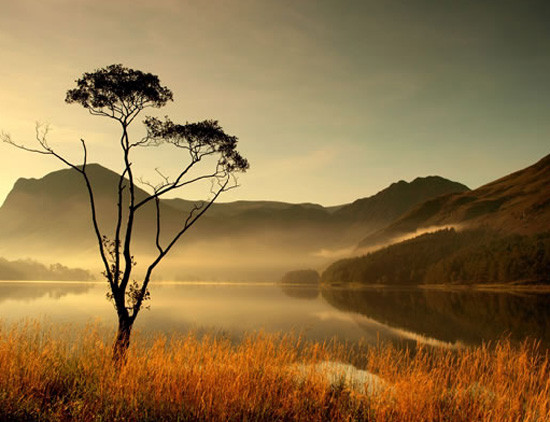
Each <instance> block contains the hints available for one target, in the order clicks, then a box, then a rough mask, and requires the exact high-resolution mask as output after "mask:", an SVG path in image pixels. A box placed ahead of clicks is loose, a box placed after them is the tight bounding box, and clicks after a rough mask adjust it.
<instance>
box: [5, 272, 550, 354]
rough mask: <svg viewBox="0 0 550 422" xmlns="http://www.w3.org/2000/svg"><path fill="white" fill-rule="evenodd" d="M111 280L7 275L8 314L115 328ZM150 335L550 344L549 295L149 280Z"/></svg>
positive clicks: (146, 322) (146, 329)
mask: <svg viewBox="0 0 550 422" xmlns="http://www.w3.org/2000/svg"><path fill="white" fill-rule="evenodd" d="M106 292H107V286H106V283H103V282H101V283H81V282H28V281H25V282H0V318H1V319H2V320H4V321H5V322H8V323H9V322H12V321H18V320H21V319H24V318H32V319H36V318H39V319H40V318H45V319H46V320H47V321H51V322H53V323H75V324H85V323H87V322H90V321H94V320H98V321H99V323H100V324H102V325H105V326H107V327H109V328H114V326H115V321H116V319H115V311H114V308H113V305H112V304H111V303H110V302H109V301H108V300H107V299H106V298H105V294H106ZM151 296H152V300H151V301H150V302H149V303H148V304H149V305H150V307H151V308H150V309H149V310H143V311H142V312H141V314H140V315H139V317H138V319H137V321H136V325H135V328H136V329H137V330H138V331H139V332H141V333H142V334H145V335H149V334H153V333H156V332H163V333H168V334H170V333H173V332H186V331H188V330H190V329H193V330H198V331H202V330H207V331H214V332H219V333H223V334H224V335H228V336H230V337H232V338H236V339H237V338H239V336H240V335H242V333H243V332H251V331H258V330H263V331H266V332H284V333H286V332H293V333H297V334H302V335H303V336H304V337H306V338H308V339H312V340H317V341H324V340H327V339H332V338H337V339H339V340H343V341H349V342H352V343H354V342H358V341H363V342H366V343H370V344H376V343H377V342H379V341H390V342H393V343H395V344H398V345H414V344H416V343H423V344H429V345H434V346H441V347H456V346H460V345H473V344H479V343H481V342H482V341H484V340H495V339H498V338H501V337H502V336H504V335H507V336H509V337H510V338H511V339H512V340H513V341H521V340H523V339H524V338H526V337H533V338H536V339H539V340H540V341H541V344H542V345H543V347H545V348H550V293H528V292H517V291H514V292H501V291H499V292H494V291H477V290H450V291H448V290H441V289H417V288H408V289H397V288H354V289H349V288H323V289H321V290H319V289H317V288H306V287H298V286H279V285H275V284H244V283H243V284H235V283H231V284H223V283H167V282H161V283H157V284H154V285H152V286H151Z"/></svg>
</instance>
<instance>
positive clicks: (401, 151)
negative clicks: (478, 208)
mask: <svg viewBox="0 0 550 422" xmlns="http://www.w3.org/2000/svg"><path fill="white" fill-rule="evenodd" d="M0 2H1V4H2V13H1V14H0V51H1V54H2V59H3V60H2V66H0V130H2V131H4V132H5V133H9V134H10V135H11V136H12V138H13V139H14V140H16V141H17V142H20V143H25V144H27V145H29V146H32V145H34V144H33V142H34V129H35V123H36V122H42V123H48V124H49V125H50V129H51V130H50V133H49V138H48V140H49V142H50V144H51V145H52V146H53V147H55V148H56V150H58V151H60V152H62V153H64V154H66V155H67V156H68V157H71V159H72V160H74V161H77V162H78V160H79V159H80V158H79V157H80V156H79V154H80V151H79V150H78V147H79V139H80V138H84V139H85V140H86V142H87V144H88V148H89V150H90V161H94V162H100V163H102V164H103V165H105V166H106V167H109V168H111V169H113V170H119V169H120V168H121V158H120V152H119V150H118V148H117V146H118V139H117V136H118V132H117V127H116V126H115V125H114V124H113V122H112V121H109V120H108V119H104V118H100V117H94V116H91V115H89V114H88V113H87V112H86V111H85V110H84V109H83V108H81V107H80V106H78V105H74V104H72V105H68V104H66V103H65V102H64V99H65V93H66V91H67V90H68V89H70V88H72V87H73V86H74V81H75V80H76V79H77V78H79V77H80V76H81V75H82V74H83V73H84V72H90V71H93V70H94V69H98V68H101V67H104V66H106V65H109V64H113V63H122V64H124V65H125V66H128V67H131V68H134V69H139V70H142V71H146V72H151V73H154V74H156V75H158V76H159V78H160V80H161V82H162V83H163V84H164V85H166V86H168V87H169V88H170V89H171V90H172V91H173V93H174V102H173V103H170V104H169V105H167V106H166V107H164V108H163V109H160V110H151V111H150V112H149V113H148V114H151V115H156V116H164V115H168V116H170V118H171V119H172V120H173V121H176V122H186V121H189V122H192V121H198V120H204V119H216V120H218V121H219V122H220V125H221V126H222V127H223V128H224V129H225V130H226V132H228V133H230V134H232V135H235V136H237V137H238V138H239V150H240V152H241V153H242V154H243V155H244V156H245V157H247V158H248V160H249V161H250V166H251V167H250V170H249V171H248V172H247V173H246V174H244V175H242V176H240V178H239V183H240V185H241V186H240V187H239V189H236V190H232V191H230V192H227V193H226V195H225V197H223V199H222V201H232V200H239V199H246V200H260V199H262V200H266V199H269V200H281V201H287V202H315V203H320V204H323V205H336V204H342V203H347V202H351V201H353V200H355V199H357V198H360V197H365V196H370V195H372V194H375V193H376V192H378V191H379V190H381V189H383V188H385V187H386V186H388V185H389V184H391V183H392V182H396V181H398V180H406V181H410V180H412V179H414V178H416V177H418V176H427V175H440V176H443V177H446V178H449V179H451V180H455V181H459V182H461V183H465V184H466V185H468V186H469V187H471V188H476V187H478V186H480V185H483V184H485V183H487V182H490V181H491V180H494V179H496V178H498V177H501V176H503V175H505V174H508V173H510V172H512V171H515V170H519V169H520V168H523V167H526V166H528V165H530V164H532V163H534V162H535V161H537V160H538V159H540V158H542V157H543V156H545V155H547V154H548V153H550V148H549V145H550V142H549V139H550V136H549V135H550V119H549V117H550V116H549V112H550V25H548V22H550V2H548V1H545V0H543V1H531V0H521V1H515V0H514V1H509V0H498V1H496V0H495V1H489V0H471V1H470V0H455V1H450V0H439V1H436V0H432V1H428V0H401V1H394V0H361V1H351V0H349V1H346V0H332V1H328V0H316V1H314V0H294V1H287V0H231V1H229V0H228V1H222V0H204V1H198V0H195V1H191V0H157V1H154V2H153V1H150V0H131V1H129V0H117V1H107V0H41V1H39V0H18V1H9V0H0ZM140 130H141V123H139V122H138V123H136V125H135V127H134V131H133V132H132V133H133V134H134V136H139V135H140ZM135 162H136V164H139V168H138V167H137V166H136V169H137V170H134V171H135V172H137V173H138V174H140V173H139V172H140V171H142V172H143V174H144V175H146V176H147V175H150V174H151V173H150V170H151V169H152V168H153V169H154V168H159V169H162V170H163V171H164V172H165V173H170V172H172V171H174V170H175V169H177V168H178V165H181V162H182V161H181V158H179V157H177V156H176V155H174V154H172V153H166V152H163V151H153V150H145V151H140V152H139V153H138V154H137V155H136V157H135ZM60 168H62V165H61V164H60V163H59V162H57V161H55V160H54V159H52V158H51V157H44V156H39V155H33V154H30V153H25V152H23V151H19V150H17V149H14V148H13V147H10V146H9V145H6V144H1V145H0V202H2V201H3V199H4V197H5V196H6V195H7V194H8V192H9V191H10V190H11V188H12V186H13V184H14V182H15V181H16V180H17V178H19V177H27V178H28V177H42V176H43V175H45V174H46V173H48V172H50V171H54V170H57V169H60ZM201 188H203V187H197V188H195V189H191V190H188V191H180V192H179V193H178V195H177V196H180V197H184V198H189V199H195V198H198V197H201V195H202V193H203V192H201V191H199V190H198V189H201Z"/></svg>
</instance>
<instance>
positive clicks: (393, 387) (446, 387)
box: [0, 321, 550, 421]
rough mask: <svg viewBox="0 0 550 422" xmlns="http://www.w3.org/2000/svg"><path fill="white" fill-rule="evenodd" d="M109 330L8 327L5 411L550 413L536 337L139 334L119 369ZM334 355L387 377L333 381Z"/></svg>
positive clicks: (84, 415) (312, 415) (11, 414)
mask: <svg viewBox="0 0 550 422" xmlns="http://www.w3.org/2000/svg"><path fill="white" fill-rule="evenodd" d="M68 337H72V338H73V340H68V339H67V338H68ZM106 337H107V336H106V334H105V333H104V332H102V331H101V330H99V329H98V328H97V326H89V327H86V328H80V329H77V333H76V335H75V334H74V332H72V331H71V327H68V326H66V327H62V328H60V327H58V326H51V325H47V324H44V323H40V322H32V321H31V322H26V323H20V324H15V325H11V326H6V325H3V326H1V327H0V420H2V421H9V420H44V421H49V420H55V421H72V420H75V421H111V420H119V421H162V420H182V421H185V420H219V421H225V420H235V421H240V420H251V421H256V420H265V421H271V420H302V421H327V420H335V421H339V420H342V421H348V420H373V421H431V420H433V421H441V420H447V421H455V420H456V421H477V420H482V421H483V420H486V421H523V420H525V421H548V420H550V402H549V400H550V399H549V398H550V364H549V355H548V353H547V352H545V351H541V350H539V348H538V345H537V343H536V342H533V341H531V342H525V343H523V344H521V345H518V346H514V345H512V344H511V343H510V342H509V341H508V340H502V341H500V342H497V343H495V344H489V345H484V346H480V347H474V348H465V349H460V350H455V351H453V350H442V349H431V348H419V349H418V350H416V351H415V352H414V353H411V352H407V351H403V350H399V349H396V348H395V347H393V346H391V345H380V346H378V347H366V348H364V349H362V351H361V352H359V351H358V350H355V351H353V352H352V351H350V350H349V349H346V348H345V347H342V346H337V345H334V344H331V345H328V344H315V343H308V342H304V341H303V340H301V339H300V338H292V337H290V336H277V335H267V334H262V333H259V334H252V335H249V336H247V337H246V338H245V339H244V340H243V341H242V342H241V343H239V344H232V343H231V342H230V341H228V340H227V339H220V338H216V337H215V336H210V337H209V336H197V335H195V334H188V335H181V336H178V337H173V338H170V339H167V338H165V337H159V338H158V339H157V340H155V341H154V342H148V341H145V340H140V339H139V338H138V339H134V343H133V345H132V347H131V350H130V353H129V356H128V360H127V362H126V364H124V365H123V366H122V367H121V368H120V369H118V370H117V369H115V368H114V367H113V365H112V362H111V344H110V342H109V341H105V338H106ZM74 338H76V339H77V341H74ZM335 360H340V361H345V362H356V363H357V362H361V365H362V367H363V368H364V369H367V370H368V371H370V372H371V373H373V374H376V375H378V376H380V377H381V379H382V380H384V382H383V386H382V387H381V388H379V389H377V390H375V391H374V392H372V391H371V392H370V393H363V392H361V389H357V388H352V386H351V384H348V383H347V382H346V381H345V380H344V378H342V381H341V382H336V383H334V382H333V383H332V384H331V383H330V382H329V381H328V380H327V378H326V376H325V375H323V374H322V373H321V372H319V371H318V370H316V369H315V368H319V366H315V365H316V364H319V363H322V362H327V361H335ZM308 368H310V369H308ZM367 391H368V389H367Z"/></svg>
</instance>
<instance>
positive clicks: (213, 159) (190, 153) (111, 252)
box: [1, 64, 248, 361]
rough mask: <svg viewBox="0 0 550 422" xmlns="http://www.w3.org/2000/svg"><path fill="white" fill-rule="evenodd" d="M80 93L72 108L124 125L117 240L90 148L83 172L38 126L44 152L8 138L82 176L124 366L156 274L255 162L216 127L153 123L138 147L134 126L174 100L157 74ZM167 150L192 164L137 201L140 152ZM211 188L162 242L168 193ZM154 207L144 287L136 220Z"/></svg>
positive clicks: (129, 75)
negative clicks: (106, 220)
mask: <svg viewBox="0 0 550 422" xmlns="http://www.w3.org/2000/svg"><path fill="white" fill-rule="evenodd" d="M76 84H77V86H76V88H74V89H71V90H69V91H68V92H67V96H66V99H65V101H66V102H67V103H78V104H80V105H82V106H83V107H84V108H85V109H87V110H88V111H89V112H90V114H92V115H94V116H102V117H107V118H109V119H112V120H114V121H116V122H118V124H120V129H121V135H120V147H121V154H122V160H123V171H122V173H121V175H120V178H119V180H118V187H117V203H116V207H117V218H116V224H115V228H114V233H110V234H109V235H107V234H105V233H104V232H103V231H102V230H101V228H100V226H99V224H98V215H97V208H96V201H95V198H94V190H93V187H92V183H91V182H90V178H89V177H88V173H87V171H86V164H87V146H86V142H85V141H84V140H83V139H81V140H80V142H81V145H82V150H83V159H82V164H74V163H73V162H71V161H70V160H69V159H67V158H66V157H64V156H63V155H61V154H59V153H58V152H56V151H55V150H54V149H53V148H52V147H51V146H50V145H49V143H48V141H47V134H48V130H47V127H46V128H45V129H44V128H42V127H41V126H39V125H37V127H36V140H37V142H38V144H39V147H38V148H30V147H27V146H25V145H23V144H19V143H16V142H14V141H13V140H12V138H11V137H10V135H9V134H6V133H2V135H1V137H2V140H3V141H4V142H7V143H9V144H11V145H13V146H15V147H17V148H19V149H23V150H25V151H30V152H34V153H39V154H44V155H50V156H53V157H55V158H56V159H58V160H60V161H61V162H63V163H64V164H65V165H67V166H69V167H71V168H72V169H74V170H75V171H77V172H78V173H79V174H80V175H82V177H83V180H84V182H85V185H86V189H87V192H88V197H89V203H90V210H91V220H92V225H93V229H94V232H95V235H96V238H97V243H98V248H99V255H100V258H101V261H102V263H103V266H104V271H103V274H104V276H105V277H106V279H107V281H108V283H109V288H110V293H109V294H108V296H109V297H110V298H111V299H112V300H113V302H114V306H115V309H116V312H117V316H118V331H117V335H116V338H115V342H114V347H113V358H114V359H115V360H117V361H119V360H120V359H122V358H124V356H125V355H126V351H127V349H128V346H129V344H130V334H131V331H132V326H133V324H134V322H135V320H136V318H137V316H138V314H139V312H140V311H141V309H142V307H143V303H144V301H145V300H147V299H148V298H149V297H150V295H149V290H148V286H149V283H150V281H151V276H152V274H153V271H154V270H155V268H156V267H157V266H158V264H159V263H160V262H161V261H162V259H163V258H164V257H166V255H167V254H168V253H169V252H170V251H171V250H172V248H173V247H174V245H175V244H176V243H177V242H178V241H179V240H180V238H181V237H182V236H183V235H184V234H185V233H186V232H187V230H189V229H190V228H191V227H192V226H193V225H194V224H195V222H196V221H197V220H198V219H199V218H200V217H201V216H202V215H203V214H204V213H205V212H206V211H207V210H208V208H209V207H210V206H211V205H212V204H213V203H214V201H216V199H217V198H218V197H219V196H220V194H222V193H223V192H225V191H228V190H229V189H232V188H235V187H236V186H237V183H236V179H235V177H234V175H235V173H237V172H244V171H246V170H247V169H248V161H247V160H246V159H245V158H243V157H242V156H241V155H240V154H239V152H238V151H237V150H236V146H237V138H236V137H234V136H230V135H228V134H226V133H225V132H224V131H223V129H222V128H221V127H220V126H219V124H218V122H216V121H214V120H205V121H202V122H198V123H186V124H176V123H173V122H172V121H171V120H169V119H168V118H165V119H164V120H160V119H158V118H154V117H146V118H145V120H144V122H143V123H144V125H145V128H146V135H145V136H144V137H143V138H141V139H138V140H135V141H133V142H132V141H131V140H130V135H129V133H128V128H129V126H130V125H131V124H132V123H133V122H134V121H135V119H136V118H137V116H138V115H139V114H140V113H141V112H142V111H143V110H144V109H146V108H159V107H162V106H164V105H165V104H166V103H167V102H168V101H172V100H173V96H172V92H171V91H170V89H168V88H167V87H165V86H162V85H161V84H160V81H159V78H158V77H157V76H156V75H153V74H151V73H144V72H141V71H139V70H134V69H129V68H127V67H124V66H122V65H120V64H114V65H110V66H107V67H105V68H102V69H97V70H95V71H94V72H91V73H84V74H83V76H82V77H81V78H80V79H78V80H77V81H76ZM160 144H166V145H170V146H173V147H175V148H176V149H177V150H178V151H182V152H185V153H186V155H187V161H186V162H185V164H182V165H181V167H180V168H179V170H178V171H177V172H176V173H177V175H176V176H175V177H174V178H173V179H170V178H169V177H167V176H164V175H163V174H162V173H161V172H160V171H159V170H157V172H158V174H159V175H160V176H161V182H160V183H159V184H155V185H153V184H151V183H147V184H148V186H149V187H150V188H151V189H152V193H150V194H149V195H148V196H147V197H145V198H139V200H138V199H137V198H136V192H135V191H136V177H135V170H134V168H133V166H132V160H131V152H132V150H134V149H135V148H144V147H151V146H158V145H160ZM201 161H203V162H204V161H207V162H208V163H209V164H210V165H211V166H212V168H211V169H209V170H208V171H204V169H203V170H202V171H201V172H199V174H197V168H198V167H197V165H198V164H199V163H201ZM204 180H210V181H211V186H212V188H211V197H210V199H209V200H207V201H204V202H201V203H197V204H195V205H194V207H193V208H192V209H191V210H190V211H189V212H188V214H187V215H186V216H184V218H183V219H182V225H181V227H180V228H179V229H178V231H176V232H175V233H173V235H172V236H171V238H170V239H168V240H167V241H165V242H162V241H161V236H160V230H161V214H160V200H161V198H162V197H163V196H164V195H166V194H167V193H169V192H171V191H174V190H176V189H179V188H182V187H184V186H188V185H190V184H193V183H197V182H200V181H204ZM150 202H153V203H154V204H155V209H156V236H155V240H154V242H155V245H154V246H155V248H156V256H155V257H154V258H153V259H152V261H151V262H150V263H149V265H148V266H147V269H146V271H145V274H144V276H143V277H142V278H141V279H140V280H141V281H140V282H137V281H135V280H133V278H132V271H133V268H134V266H135V261H134V255H133V251H132V236H133V233H134V231H133V230H134V222H135V217H136V214H138V213H139V212H140V210H142V209H143V207H144V205H146V204H148V203H150Z"/></svg>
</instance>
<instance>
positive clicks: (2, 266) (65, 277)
mask: <svg viewBox="0 0 550 422" xmlns="http://www.w3.org/2000/svg"><path fill="white" fill-rule="evenodd" d="M93 279H94V277H93V276H92V274H90V272H89V271H86V270H83V269H81V268H69V267H66V266H64V265H61V264H52V265H50V266H46V265H44V264H41V263H39V262H36V261H32V260H30V259H29V260H18V261H8V260H7V259H4V258H0V280H52V281H54V280H55V281H88V280H93Z"/></svg>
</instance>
